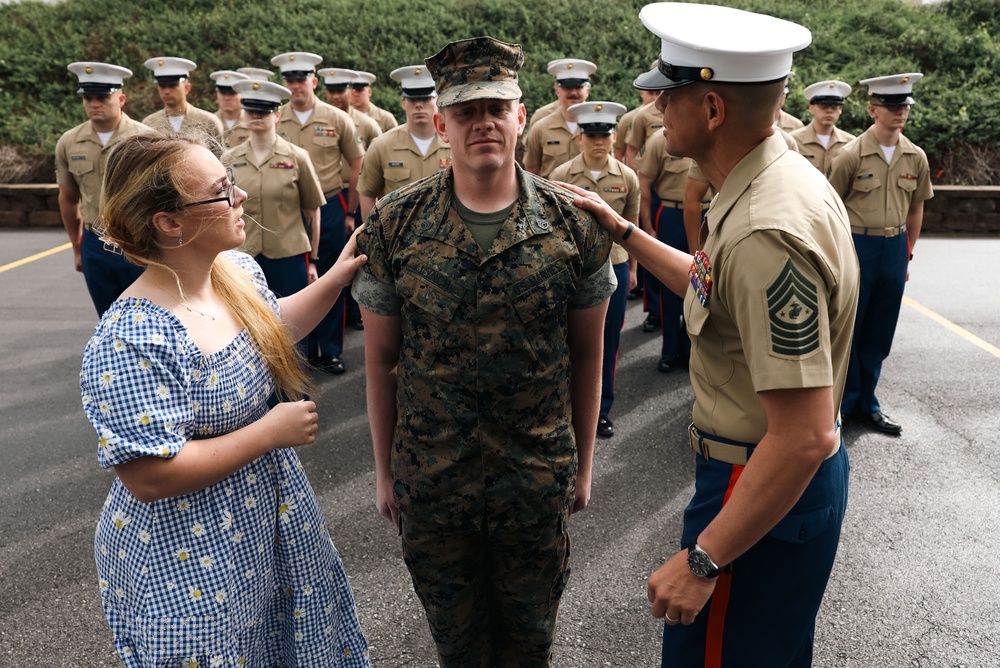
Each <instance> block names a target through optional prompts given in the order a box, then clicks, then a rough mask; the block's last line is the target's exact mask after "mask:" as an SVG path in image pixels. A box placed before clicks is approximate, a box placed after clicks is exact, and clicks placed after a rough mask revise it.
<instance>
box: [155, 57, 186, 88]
mask: <svg viewBox="0 0 1000 668" xmlns="http://www.w3.org/2000/svg"><path fill="white" fill-rule="evenodd" d="M143 64H144V65H145V66H146V68H147V69H150V70H152V71H153V78H155V79H156V83H158V84H175V83H180V82H181V81H183V80H184V79H187V77H188V74H189V73H190V72H191V70H193V69H195V68H197V67H198V66H197V65H195V64H194V62H192V61H190V60H188V59H187V58H174V57H172V56H158V57H156V58H150V59H149V60H147V61H146V62H145V63H143Z"/></svg>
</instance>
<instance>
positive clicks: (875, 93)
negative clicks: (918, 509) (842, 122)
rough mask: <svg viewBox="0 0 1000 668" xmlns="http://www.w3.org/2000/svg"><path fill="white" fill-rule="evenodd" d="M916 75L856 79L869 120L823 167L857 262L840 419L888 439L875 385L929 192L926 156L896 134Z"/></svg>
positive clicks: (890, 427)
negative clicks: (847, 220)
mask: <svg viewBox="0 0 1000 668" xmlns="http://www.w3.org/2000/svg"><path fill="white" fill-rule="evenodd" d="M921 77H923V75H922V74H919V73H916V72H913V73H910V74H893V75H890V76H885V77H875V78H873V79H865V80H864V81H862V82H861V85H862V86H867V87H868V93H869V96H868V99H869V102H868V113H870V114H871V117H872V119H873V120H874V123H873V124H872V126H871V127H870V128H868V129H867V130H865V131H864V132H863V133H861V136H860V137H858V138H857V139H855V140H854V141H852V142H851V143H850V144H848V145H847V146H845V147H844V148H843V149H841V151H840V153H838V154H837V157H835V158H834V159H833V162H832V163H831V164H830V169H829V170H828V172H827V176H828V177H829V179H830V183H831V184H832V185H833V187H834V189H835V190H836V191H837V192H838V193H839V194H840V196H841V197H842V198H843V199H844V204H845V206H847V213H848V214H849V215H850V217H851V232H852V233H853V234H852V236H853V237H854V247H855V248H856V249H857V252H858V260H859V261H860V262H861V294H860V296H859V298H858V319H857V322H855V324H854V342H853V344H852V346H851V366H850V369H849V370H848V372H847V386H846V387H845V388H844V401H843V405H842V407H841V410H842V411H843V414H844V417H845V418H847V419H850V420H855V421H857V422H860V423H861V424H864V425H866V426H869V427H871V428H872V429H874V430H876V431H880V432H882V433H883V434H889V435H891V436H898V435H899V434H901V433H902V432H903V428H902V426H900V424H899V423H898V422H896V421H895V420H893V419H891V418H890V417H889V416H887V415H886V414H885V413H883V412H882V404H881V402H879V400H878V398H877V397H876V396H875V387H876V386H877V385H878V381H879V377H880V376H881V373H882V362H883V361H885V359H886V358H887V357H888V356H889V349H890V348H891V347H892V338H893V336H894V335H895V333H896V322H897V320H898V319H899V308H900V306H901V305H902V302H903V288H904V287H905V286H906V280H907V277H908V276H909V268H910V260H912V259H913V247H914V246H915V245H916V243H917V238H918V237H919V236H920V227H921V225H922V224H923V220H924V202H925V201H926V200H928V199H930V198H931V197H933V196H934V190H933V189H932V188H931V176H930V167H929V166H928V164H927V155H926V154H925V153H924V151H923V149H921V148H920V147H919V146H917V145H916V144H914V143H913V142H912V141H910V140H909V139H907V138H906V136H905V135H904V134H903V126H905V125H906V119H907V118H909V116H910V107H911V106H913V97H911V95H912V93H913V84H914V83H915V82H916V81H917V80H918V79H920V78H921Z"/></svg>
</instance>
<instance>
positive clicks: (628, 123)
mask: <svg viewBox="0 0 1000 668" xmlns="http://www.w3.org/2000/svg"><path fill="white" fill-rule="evenodd" d="M640 109H642V107H636V108H635V109H630V110H629V111H626V112H625V113H624V114H622V115H621V118H619V119H618V127H617V129H616V130H615V144H614V146H613V147H612V150H613V151H615V152H616V153H618V152H621V154H622V155H625V139H626V138H627V137H628V132H629V130H631V129H632V124H633V123H634V122H635V115H636V114H637V113H639V110H640Z"/></svg>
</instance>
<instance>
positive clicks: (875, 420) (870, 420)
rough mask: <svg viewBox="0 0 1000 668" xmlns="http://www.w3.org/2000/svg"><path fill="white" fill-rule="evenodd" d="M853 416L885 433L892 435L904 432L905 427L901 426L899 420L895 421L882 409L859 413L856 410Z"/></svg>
mask: <svg viewBox="0 0 1000 668" xmlns="http://www.w3.org/2000/svg"><path fill="white" fill-rule="evenodd" d="M851 417H852V418H853V419H855V420H858V421H859V422H862V423H864V424H866V425H868V426H869V427H871V428H872V429H874V430H875V431H880V432H882V433H883V434H889V435H890V436H899V435H900V434H902V433H903V427H902V426H900V424H899V423H898V422H894V421H893V420H891V419H890V418H889V416H887V415H886V414H885V413H883V412H882V411H875V412H874V413H859V412H854V413H853V414H852V415H851Z"/></svg>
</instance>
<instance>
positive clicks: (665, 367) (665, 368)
mask: <svg viewBox="0 0 1000 668" xmlns="http://www.w3.org/2000/svg"><path fill="white" fill-rule="evenodd" d="M676 368H677V366H676V365H675V364H673V363H672V361H671V360H660V363H659V364H657V365H656V370H657V371H659V372H660V373H670V372H671V371H673V370H674V369H676Z"/></svg>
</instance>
